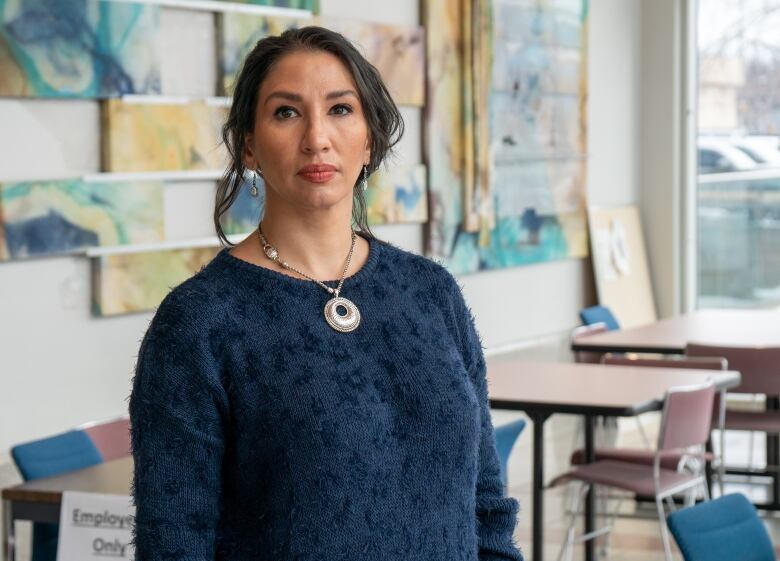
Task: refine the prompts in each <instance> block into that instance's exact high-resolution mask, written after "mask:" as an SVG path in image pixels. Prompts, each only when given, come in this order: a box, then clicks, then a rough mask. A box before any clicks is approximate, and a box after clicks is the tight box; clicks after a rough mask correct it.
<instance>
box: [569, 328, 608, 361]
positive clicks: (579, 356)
mask: <svg viewBox="0 0 780 561" xmlns="http://www.w3.org/2000/svg"><path fill="white" fill-rule="evenodd" d="M606 331H609V328H608V327H607V324H606V323H604V322H602V321H599V322H596V323H592V324H590V325H580V326H577V327H575V328H574V329H572V331H571V335H570V336H569V341H571V342H574V341H575V340H577V339H582V338H583V337H589V336H591V335H597V334H599V333H604V332H606ZM603 354H604V353H600V352H597V351H574V362H580V363H587V364H598V363H599V362H600V361H601V357H602V356H603Z"/></svg>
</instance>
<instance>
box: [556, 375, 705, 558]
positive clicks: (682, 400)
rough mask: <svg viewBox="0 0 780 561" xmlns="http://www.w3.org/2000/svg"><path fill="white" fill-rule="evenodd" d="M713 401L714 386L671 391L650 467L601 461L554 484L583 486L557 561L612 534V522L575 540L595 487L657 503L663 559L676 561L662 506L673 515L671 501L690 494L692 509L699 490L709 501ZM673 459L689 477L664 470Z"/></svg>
mask: <svg viewBox="0 0 780 561" xmlns="http://www.w3.org/2000/svg"><path fill="white" fill-rule="evenodd" d="M714 400H715V387H714V385H713V384H712V382H709V383H707V384H705V385H702V386H687V387H678V388H672V389H670V390H669V391H667V392H666V396H665V399H664V408H663V413H662V420H661V431H660V433H659V435H658V447H657V449H656V450H655V452H654V454H653V462H652V465H645V464H640V463H633V462H627V461H618V460H600V461H596V462H593V463H590V464H585V465H582V466H579V467H576V468H575V469H573V470H571V471H569V472H568V473H565V474H563V475H561V476H559V477H556V478H555V479H554V480H553V481H552V482H551V483H550V485H551V486H556V485H559V484H562V483H566V482H569V481H579V482H581V483H582V488H581V489H580V490H579V492H577V493H575V494H574V498H573V505H572V509H571V510H572V514H571V517H570V521H569V529H568V532H567V534H566V542H565V543H564V545H563V548H562V549H561V554H560V557H559V559H561V558H564V557H565V558H567V559H569V558H570V557H571V549H572V546H573V545H574V543H575V542H585V541H588V540H591V539H594V538H596V537H598V536H601V535H603V534H607V533H608V532H609V531H610V530H611V529H612V523H613V522H614V516H613V519H612V521H610V522H609V523H608V525H607V526H606V527H605V528H602V529H600V530H596V531H594V532H591V533H589V534H586V535H583V536H580V537H579V538H576V539H575V536H574V525H575V523H576V521H577V516H578V514H579V505H580V502H581V499H582V497H583V496H584V494H585V492H586V491H587V490H588V489H589V488H590V487H591V486H593V485H599V486H604V487H612V488H616V489H620V490H622V491H627V492H629V493H634V494H636V495H643V496H650V497H654V498H655V503H656V508H657V510H658V519H659V522H660V525H661V538H662V540H663V544H664V555H665V558H666V560H667V561H672V550H671V543H670V540H669V532H668V529H667V527H666V514H665V510H664V501H666V502H667V503H668V504H669V506H670V508H671V509H672V510H674V509H675V508H676V507H675V505H674V501H672V500H671V498H672V496H674V495H677V494H680V493H682V492H687V493H688V497H687V501H686V503H687V504H688V505H691V504H693V502H694V501H695V499H696V490H697V489H698V488H700V487H701V488H702V491H703V494H704V498H705V500H709V492H708V490H707V485H706V481H705V477H704V465H705V444H706V442H707V440H708V439H709V435H710V428H711V426H712V409H713V405H714ZM670 455H680V458H681V461H683V462H685V464H686V465H687V466H688V468H689V470H690V471H679V470H673V469H668V468H666V467H664V465H663V464H664V459H665V458H666V457H668V456H670Z"/></svg>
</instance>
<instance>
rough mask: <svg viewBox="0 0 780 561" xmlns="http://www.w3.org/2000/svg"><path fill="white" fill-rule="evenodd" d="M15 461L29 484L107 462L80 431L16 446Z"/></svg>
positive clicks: (13, 454)
mask: <svg viewBox="0 0 780 561" xmlns="http://www.w3.org/2000/svg"><path fill="white" fill-rule="evenodd" d="M11 457H12V458H13V460H14V463H15V464H16V467H17V469H18V470H19V473H21V475H22V478H23V479H24V480H25V481H31V480H33V479H38V478H41V477H49V476H52V475H58V474H60V473H64V472H66V471H71V470H75V469H80V468H85V467H89V466H93V465H96V464H100V463H102V462H103V458H102V457H101V456H100V452H98V450H97V448H96V447H95V445H94V444H93V443H92V440H91V439H90V438H89V436H88V435H87V434H86V433H84V432H82V431H78V430H72V431H68V432H64V433H62V434H57V435H55V436H50V437H47V438H42V439H40V440H35V441H33V442H26V443H24V444H19V445H17V446H14V447H13V448H11Z"/></svg>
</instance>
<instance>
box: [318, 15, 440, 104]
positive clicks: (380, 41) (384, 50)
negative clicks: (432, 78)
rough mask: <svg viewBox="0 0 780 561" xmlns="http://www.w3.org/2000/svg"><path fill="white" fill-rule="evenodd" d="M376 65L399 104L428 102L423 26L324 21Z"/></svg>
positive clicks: (324, 19) (329, 19)
mask: <svg viewBox="0 0 780 561" xmlns="http://www.w3.org/2000/svg"><path fill="white" fill-rule="evenodd" d="M318 25H321V26H323V27H326V28H328V29H332V30H333V31H336V32H338V33H341V34H342V35H343V36H344V37H346V38H347V39H349V40H350V41H351V42H352V43H353V44H354V45H355V46H356V47H357V49H358V50H359V51H360V52H361V54H362V55H363V56H364V57H366V59H367V60H368V61H369V62H370V63H371V64H373V65H374V66H375V67H376V69H377V70H379V74H380V75H381V76H382V81H383V82H384V83H385V85H386V86H387V89H388V90H389V91H390V94H391V95H392V96H393V100H394V101H395V102H396V103H397V104H398V105H411V106H417V107H421V106H422V105H423V104H424V103H425V32H424V29H423V28H422V27H418V26H404V25H388V24H379V23H366V22H358V21H350V20H343V19H335V18H320V19H319V23H318Z"/></svg>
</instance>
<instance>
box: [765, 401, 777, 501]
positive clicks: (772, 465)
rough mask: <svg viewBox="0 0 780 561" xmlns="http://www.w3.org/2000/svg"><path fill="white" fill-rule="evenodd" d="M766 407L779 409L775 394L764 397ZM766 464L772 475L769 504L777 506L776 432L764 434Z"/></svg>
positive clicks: (772, 409) (774, 409) (770, 409)
mask: <svg viewBox="0 0 780 561" xmlns="http://www.w3.org/2000/svg"><path fill="white" fill-rule="evenodd" d="M766 409H767V410H769V411H777V410H778V409H780V398H778V397H777V396H767V397H766ZM766 464H767V467H769V472H770V473H771V475H772V499H771V500H770V501H769V504H770V505H772V507H774V508H777V507H778V506H780V482H779V481H778V471H777V470H778V464H780V438H778V436H777V435H776V434H769V433H767V435H766Z"/></svg>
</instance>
